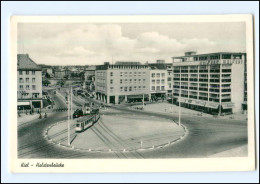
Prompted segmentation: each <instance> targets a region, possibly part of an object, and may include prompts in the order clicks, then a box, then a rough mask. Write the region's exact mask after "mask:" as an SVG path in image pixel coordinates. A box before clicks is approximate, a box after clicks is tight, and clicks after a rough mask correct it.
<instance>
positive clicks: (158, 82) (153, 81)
mask: <svg viewBox="0 0 260 184" xmlns="http://www.w3.org/2000/svg"><path fill="white" fill-rule="evenodd" d="M160 82H161V83H162V84H165V80H164V79H162V80H156V84H160ZM152 84H155V80H152Z"/></svg>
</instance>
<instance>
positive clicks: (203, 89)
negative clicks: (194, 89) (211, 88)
mask: <svg viewBox="0 0 260 184" xmlns="http://www.w3.org/2000/svg"><path fill="white" fill-rule="evenodd" d="M199 91H208V88H199Z"/></svg>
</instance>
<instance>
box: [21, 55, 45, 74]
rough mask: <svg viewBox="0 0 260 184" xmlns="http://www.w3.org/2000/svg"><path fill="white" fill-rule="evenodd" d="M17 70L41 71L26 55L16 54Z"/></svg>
mask: <svg viewBox="0 0 260 184" xmlns="http://www.w3.org/2000/svg"><path fill="white" fill-rule="evenodd" d="M17 70H36V71H41V67H40V66H38V65H37V64H36V63H35V62H34V61H33V60H32V59H31V58H30V57H29V55H28V54H17Z"/></svg>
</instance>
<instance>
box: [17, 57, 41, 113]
mask: <svg viewBox="0 0 260 184" xmlns="http://www.w3.org/2000/svg"><path fill="white" fill-rule="evenodd" d="M17 98H18V99H17V100H18V102H17V106H18V110H23V109H31V108H42V106H43V104H42V70H41V67H39V66H38V65H37V64H36V63H35V62H34V61H33V60H32V59H31V58H30V57H29V55H28V54H18V55H17Z"/></svg>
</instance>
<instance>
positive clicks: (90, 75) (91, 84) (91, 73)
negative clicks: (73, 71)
mask: <svg viewBox="0 0 260 184" xmlns="http://www.w3.org/2000/svg"><path fill="white" fill-rule="evenodd" d="M95 71H96V66H89V67H87V68H86V69H85V71H84V84H83V87H84V88H85V89H86V90H88V91H93V90H95Z"/></svg>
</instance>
